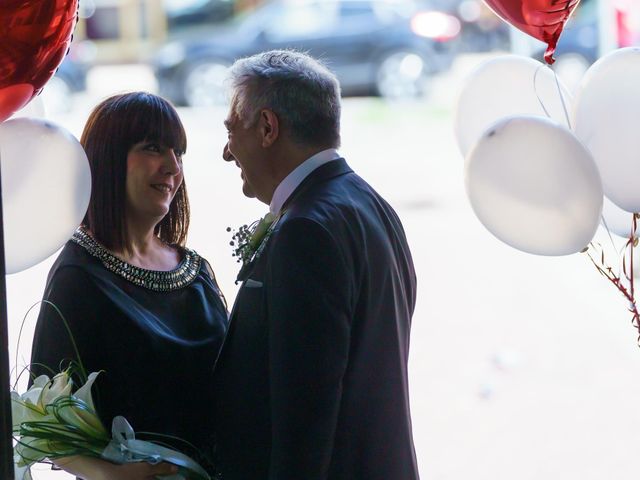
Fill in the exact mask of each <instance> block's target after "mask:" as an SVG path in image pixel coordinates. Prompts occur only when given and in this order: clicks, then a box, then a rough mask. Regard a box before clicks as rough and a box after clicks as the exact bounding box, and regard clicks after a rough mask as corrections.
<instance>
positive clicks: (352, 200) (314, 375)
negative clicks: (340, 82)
mask: <svg viewBox="0 0 640 480" xmlns="http://www.w3.org/2000/svg"><path fill="white" fill-rule="evenodd" d="M284 211H285V213H284V214H283V216H282V218H281V219H280V221H279V222H278V224H277V225H276V227H275V228H274V230H273V234H272V235H271V237H270V238H269V239H268V243H267V244H266V248H265V249H264V251H263V252H262V254H261V255H260V256H259V257H258V258H257V259H256V260H255V261H254V263H253V265H251V266H250V267H249V268H245V269H243V270H244V276H245V277H246V278H248V279H250V281H249V280H247V281H245V283H244V284H243V286H242V288H241V289H240V291H239V293H238V297H237V300H236V304H235V307H234V310H233V312H232V315H231V323H230V328H229V333H228V335H227V338H226V340H225V343H224V345H223V348H222V351H221V354H220V356H219V359H218V362H217V365H216V371H215V383H216V391H217V392H219V396H218V397H217V401H216V418H215V422H216V423H215V424H216V434H217V453H218V462H219V468H220V471H221V473H222V478H223V480H254V479H255V480H267V479H268V480H316V479H317V480H320V479H328V480H414V479H417V478H418V469H417V466H416V458H415V451H414V446H413V439H412V433H411V419H410V413H409V393H408V388H407V357H408V352H409V329H410V324H411V316H412V314H413V310H414V305H415V299H416V276H415V272H414V269H413V263H412V260H411V254H410V252H409V247H408V245H407V241H406V238H405V234H404V231H403V228H402V225H401V223H400V220H399V219H398V217H397V215H396V213H395V212H394V211H393V209H392V208H391V207H390V206H389V205H388V204H387V203H386V202H385V201H384V200H383V199H382V198H381V197H380V196H379V195H378V194H377V193H376V192H375V191H374V190H373V189H372V188H371V187H370V186H369V185H368V184H367V183H365V182H364V181H363V180H362V179H361V178H360V177H358V176H357V175H356V174H355V173H353V171H352V170H351V169H350V168H349V167H348V166H347V164H346V162H345V161H344V160H343V159H340V160H336V161H332V162H329V163H327V164H325V165H323V166H321V167H320V168H318V169H317V170H316V171H314V172H313V173H312V174H311V175H310V176H309V177H307V178H306V179H305V181H304V182H303V183H302V184H301V185H300V186H299V187H298V189H297V190H296V191H295V192H294V194H293V195H292V196H291V198H290V199H289V201H288V203H287V204H285V207H284Z"/></svg>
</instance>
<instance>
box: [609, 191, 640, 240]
mask: <svg viewBox="0 0 640 480" xmlns="http://www.w3.org/2000/svg"><path fill="white" fill-rule="evenodd" d="M602 216H603V217H604V220H603V221H602V222H601V223H602V226H603V228H605V229H608V230H609V231H610V232H611V233H613V234H615V235H618V236H619V237H622V238H626V239H627V240H628V239H629V237H630V236H631V230H632V229H633V213H630V212H627V211H626V210H622V209H621V208H620V207H618V206H617V205H616V204H615V203H613V202H612V201H611V200H609V199H608V198H607V197H604V203H603V205H602ZM638 226H639V227H640V224H639V225H638ZM638 233H640V231H636V236H637V235H638Z"/></svg>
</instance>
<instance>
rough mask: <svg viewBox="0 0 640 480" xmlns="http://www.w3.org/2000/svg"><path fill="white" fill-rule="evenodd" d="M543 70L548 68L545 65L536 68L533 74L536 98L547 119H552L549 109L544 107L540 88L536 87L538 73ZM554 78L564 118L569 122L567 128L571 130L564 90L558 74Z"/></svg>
mask: <svg viewBox="0 0 640 480" xmlns="http://www.w3.org/2000/svg"><path fill="white" fill-rule="evenodd" d="M542 68H546V67H545V66H544V65H540V66H539V67H538V68H536V71H535V73H534V74H533V91H534V93H535V94H536V98H537V99H538V103H539V104H540V107H541V108H542V111H543V112H544V114H545V115H546V116H547V117H549V118H551V114H550V113H549V110H547V108H546V107H545V106H544V102H543V101H542V97H541V96H540V94H539V93H538V88H537V86H536V85H537V79H538V72H540V70H541V69H542ZM553 76H554V78H555V81H556V87H557V89H558V96H559V97H560V104H561V105H562V111H563V112H564V118H565V120H566V122H567V127H569V129H571V119H570V118H569V110H568V109H567V103H566V102H565V99H564V95H563V94H562V88H560V81H559V80H558V74H557V73H556V72H553Z"/></svg>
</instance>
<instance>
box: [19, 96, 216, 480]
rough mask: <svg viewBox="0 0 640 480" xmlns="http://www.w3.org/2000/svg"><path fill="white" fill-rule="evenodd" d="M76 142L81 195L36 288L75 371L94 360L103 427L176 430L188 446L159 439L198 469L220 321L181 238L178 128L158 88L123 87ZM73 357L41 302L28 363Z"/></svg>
mask: <svg viewBox="0 0 640 480" xmlns="http://www.w3.org/2000/svg"><path fill="white" fill-rule="evenodd" d="M80 142H81V143H82V145H83V147H84V149H85V151H86V153H87V157H88V159H89V163H90V165H91V172H92V178H93V184H92V193H91V200H90V202H89V208H88V211H87V214H86V216H85V218H84V221H83V225H82V226H81V227H80V228H79V229H78V230H77V231H76V233H75V234H74V235H73V238H72V239H71V240H70V241H69V242H67V244H66V245H65V247H64V248H63V250H62V252H61V254H60V256H59V257H58V259H57V260H56V262H55V264H54V265H53V267H52V269H51V271H50V273H49V278H48V282H47V286H46V290H45V294H44V299H45V300H47V301H48V302H51V303H52V304H54V305H55V306H56V307H57V308H58V309H59V310H60V311H61V313H62V315H63V316H64V319H65V320H66V322H67V323H68V325H69V327H70V330H71V334H72V336H73V340H74V341H75V344H76V346H77V350H78V356H79V360H80V361H81V362H82V363H83V366H84V368H85V370H86V371H87V372H92V371H102V373H101V374H100V376H99V377H98V380H97V381H96V384H95V385H94V392H95V393H94V398H95V399H96V404H97V405H96V408H97V410H98V414H99V416H100V417H101V419H102V421H103V423H104V424H105V426H106V427H107V429H108V430H110V429H111V421H112V419H113V417H115V416H117V415H122V416H124V417H125V418H126V419H127V420H128V421H129V423H131V425H132V426H133V428H134V430H135V431H137V432H139V431H145V432H154V433H160V434H164V435H172V436H175V437H178V438H180V439H183V440H186V441H188V442H189V443H191V444H193V445H194V446H195V447H196V449H197V450H194V449H190V448H189V447H186V446H185V445H186V444H183V443H182V442H177V443H176V442H171V441H169V442H168V443H170V444H171V445H172V446H173V447H174V448H177V449H179V450H181V451H183V452H184V453H186V454H188V455H191V456H193V457H194V458H195V459H196V460H197V461H199V462H201V464H202V465H203V467H205V468H208V469H209V468H210V465H208V462H207V460H208V457H209V455H210V451H211V449H212V444H213V441H212V438H211V431H212V428H211V426H210V425H209V422H208V420H209V418H210V409H211V408H212V403H213V402H212V396H213V394H214V392H213V391H212V389H211V387H210V384H211V381H210V380H211V378H210V377H211V374H212V369H213V364H214V362H215V359H216V357H217V355H218V352H219V350H220V347H221V345H222V340H223V338H224V334H225V331H226V328H227V322H228V320H227V309H226V304H225V302H224V298H223V296H222V294H221V293H220V290H219V288H218V285H217V283H216V279H215V276H214V274H213V272H212V270H211V267H210V266H209V264H208V263H207V262H206V260H204V259H203V258H202V257H200V256H199V255H198V254H197V253H196V252H194V251H193V250H189V249H187V248H185V247H184V243H185V238H186V236H187V230H188V226H189V201H188V198H187V190H186V186H185V183H184V180H183V172H182V155H183V153H184V152H185V150H186V136H185V132H184V128H183V126H182V123H181V122H180V119H179V118H178V114H177V112H176V111H175V109H174V108H173V107H172V106H171V105H170V104H169V103H168V102H166V101H165V100H163V99H162V98H160V97H157V96H154V95H151V94H148V93H140V92H138V93H128V94H124V95H117V96H114V97H111V98H108V99H107V100H105V101H103V102H102V103H101V104H100V105H98V106H97V107H96V108H95V110H94V111H93V112H92V113H91V115H90V117H89V120H88V121H87V124H86V126H85V128H84V132H83V134H82V138H81V140H80ZM76 359H77V355H76V351H75V348H74V346H73V342H72V341H71V338H70V335H69V333H68V332H67V329H66V328H65V325H64V323H63V321H62V320H61V319H60V315H59V314H58V313H57V311H56V309H55V308H53V307H51V306H50V305H49V304H48V303H45V304H43V306H42V308H41V312H40V316H39V318H38V323H37V326H36V332H35V337H34V342H33V353H32V365H33V367H32V370H33V373H34V374H42V373H45V374H49V375H51V371H53V372H59V371H60V370H61V369H62V368H66V366H67V365H69V363H70V362H71V361H76ZM56 463H58V464H59V466H60V467H62V468H63V469H64V470H67V471H69V472H70V473H73V474H75V475H78V476H80V477H82V478H86V479H88V480H93V479H102V478H118V479H129V478H130V479H138V478H154V476H155V475H161V474H168V473H171V472H172V471H175V468H173V466H170V465H168V464H160V465H156V466H152V465H148V464H146V463H143V464H128V465H113V464H110V463H108V462H105V461H102V460H99V459H90V458H86V457H70V458H66V459H61V460H59V461H57V462H56Z"/></svg>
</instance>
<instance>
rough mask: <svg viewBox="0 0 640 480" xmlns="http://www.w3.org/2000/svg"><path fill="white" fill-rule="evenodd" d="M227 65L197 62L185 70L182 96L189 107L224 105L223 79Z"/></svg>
mask: <svg viewBox="0 0 640 480" xmlns="http://www.w3.org/2000/svg"><path fill="white" fill-rule="evenodd" d="M228 70H229V65H227V64H226V63H223V62H220V61H216V60H210V61H204V62H199V63H197V64H195V65H193V66H192V67H190V68H189V69H188V70H187V73H186V75H185V76H184V81H183V92H182V93H183V96H184V100H185V103H186V105H187V106H189V107H211V106H215V105H224V104H225V103H226V95H225V90H224V79H225V77H226V74H227V71H228Z"/></svg>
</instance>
